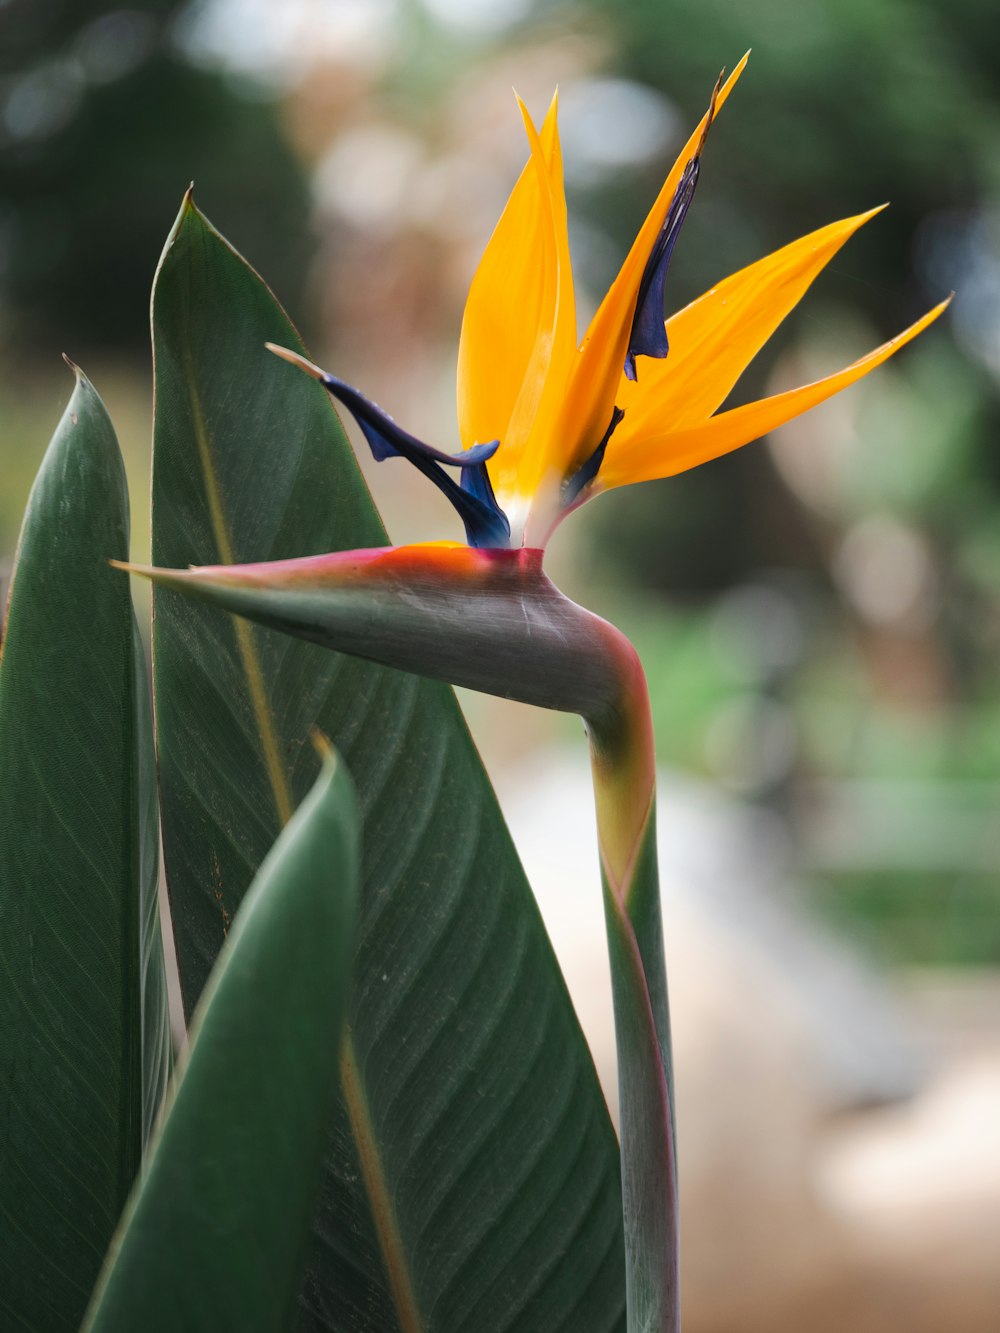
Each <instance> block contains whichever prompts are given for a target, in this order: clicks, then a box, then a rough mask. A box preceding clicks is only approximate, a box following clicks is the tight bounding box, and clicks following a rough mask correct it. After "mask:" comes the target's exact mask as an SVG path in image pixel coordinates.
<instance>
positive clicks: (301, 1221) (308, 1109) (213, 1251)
mask: <svg viewBox="0 0 1000 1333" xmlns="http://www.w3.org/2000/svg"><path fill="white" fill-rule="evenodd" d="M357 825H358V817H357V806H356V802H355V798H354V790H353V787H352V785H351V782H350V779H349V778H348V776H347V773H346V770H345V769H344V768H343V766H340V765H338V764H337V761H336V759H335V758H334V757H333V756H331V757H330V759H328V761H327V763H326V765H325V767H324V770H323V772H322V773H321V775H320V777H319V779H318V781H317V783H316V786H315V787H314V788H313V790H312V792H310V794H309V795H308V796H307V797H306V799H305V801H304V802H303V803H302V805H301V806H300V807H299V810H298V811H297V813H296V815H295V817H294V818H293V819H292V821H291V823H290V824H288V826H287V827H286V828H285V830H284V832H283V833H282V834H281V836H280V837H279V839H278V841H277V843H276V844H275V846H274V849H273V850H272V852H271V854H270V855H269V856H268V857H267V859H266V860H265V862H264V864H263V865H262V866H261V869H260V871H259V873H258V875H257V878H256V879H255V881H254V883H253V885H252V886H251V888H250V890H249V891H248V893H247V895H246V898H245V900H244V902H243V905H242V907H241V908H240V911H239V913H238V915H237V917H236V920H235V922H234V924H233V929H232V930H231V931H230V933H229V936H228V938H227V940H226V943H225V946H224V947H223V950H222V952H221V953H220V955H219V959H218V962H217V963H216V966H215V970H214V971H213V973H212V976H211V979H210V981H209V984H208V986H207V987H206V989H205V992H204V994H203V995H202V999H201V1002H200V1004H199V1007H198V1010H197V1012H196V1014H195V1019H194V1023H193V1025H192V1031H191V1044H190V1047H189V1048H188V1055H187V1059H186V1061H185V1063H184V1065H183V1067H182V1069H181V1070H179V1071H178V1072H179V1082H178V1086H177V1089H176V1093H175V1096H174V1099H173V1102H172V1104H171V1106H170V1111H169V1114H168V1116H167V1117H166V1120H165V1121H164V1123H163V1127H162V1131H161V1133H160V1135H159V1137H158V1139H157V1140H156V1142H155V1143H154V1145H153V1148H152V1150H151V1153H150V1156H149V1159H148V1164H147V1165H146V1167H145V1168H144V1171H143V1176H142V1183H141V1185H140V1187H139V1188H138V1189H137V1191H136V1194H135V1196H134V1198H133V1200H132V1202H131V1204H130V1207H129V1209H128V1212H127V1214H126V1217H125V1218H124V1219H123V1225H122V1228H121V1231H120V1233H119V1236H118V1238H117V1245H116V1247H115V1253H114V1254H113V1255H112V1259H111V1262H110V1265H109V1268H108V1270H107V1271H106V1272H105V1274H104V1277H103V1280H102V1283H101V1285H100V1288H99V1291H98V1294H97V1297H96V1300H95V1308H94V1310H93V1311H92V1313H91V1316H90V1318H89V1320H88V1321H87V1323H86V1325H85V1327H86V1328H87V1329H88V1330H91V1331H92V1333H134V1331H135V1330H136V1329H142V1330H144V1333H176V1330H178V1329H184V1330H185V1333H199V1331H200V1330H204V1331H205V1333H219V1331H220V1330H225V1329H233V1330H236V1329H238V1330H239V1331H240V1333H274V1330H276V1329H283V1328H287V1327H288V1326H289V1322H290V1320H291V1319H292V1317H293V1315H294V1310H295V1304H296V1300H297V1298H298V1293H299V1287H300V1285H301V1281H302V1269H303V1267H304V1264H305V1260H306V1253H307V1247H308V1244H309V1237H310V1230H311V1224H312V1218H313V1212H314V1210H315V1205H316V1196H317V1190H318V1186H319V1181H320V1171H321V1168H322V1164H323V1156H324V1151H325V1147H326V1131H327V1128H328V1125H329V1120H330V1115H331V1113H332V1108H333V1103H334V1100H335V1097H336V1094H337V1082H338V1080H337V1065H336V1061H335V1060H332V1059H331V1058H330V1053H331V1049H335V1048H336V1044H337V1041H338V1039H339V1036H340V1034H341V1032H342V1030H343V1019H344V1012H345V1009H346V1003H347V995H348V972H349V968H350V960H351V953H352V947H351V946H352V944H353V936H354V923H355V914H356V913H355V909H356V902H357V877H358V846H357V842H358V837H357V835H358V829H357Z"/></svg>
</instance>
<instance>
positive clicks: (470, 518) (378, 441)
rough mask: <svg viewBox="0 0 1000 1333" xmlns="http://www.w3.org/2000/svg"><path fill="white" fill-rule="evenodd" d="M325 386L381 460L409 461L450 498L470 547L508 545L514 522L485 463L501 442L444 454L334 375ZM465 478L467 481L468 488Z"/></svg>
mask: <svg viewBox="0 0 1000 1333" xmlns="http://www.w3.org/2000/svg"><path fill="white" fill-rule="evenodd" d="M322 383H323V385H324V386H325V387H326V388H327V389H328V390H329V392H330V393H331V394H332V395H333V397H334V398H336V399H337V400H338V402H341V403H343V405H344V406H345V407H346V408H347V409H348V411H349V412H350V413H351V415H352V416H353V417H354V419H355V421H357V423H358V425H359V426H360V427H361V431H362V434H363V435H364V437H365V439H366V440H367V441H368V447H369V448H370V449H371V451H372V457H373V458H375V459H376V461H377V462H380V463H381V462H383V461H384V460H385V459H386V458H405V459H406V460H407V462H409V463H412V464H413V466H414V467H415V468H416V469H417V471H418V472H422V473H423V475H424V476H425V477H426V478H427V479H428V481H431V482H433V484H434V485H435V486H436V487H437V488H438V490H439V491H441V492H442V493H443V494H444V495H445V496H447V498H448V499H449V500H450V501H451V504H452V505H453V507H454V508H455V510H456V511H457V513H458V515H459V517H460V518H461V520H462V522H463V524H464V525H465V537H466V541H467V542H468V543H469V545H470V546H477V547H497V546H500V547H506V546H509V545H510V524H509V523H508V521H507V516H506V515H505V514H504V512H503V510H502V509H501V508H500V506H499V505H498V504H497V502H496V499H495V498H494V495H493V488H492V486H491V485H490V480H489V476H488V474H487V472H486V466H485V465H486V460H487V459H488V458H492V457H493V455H494V454H495V453H496V451H497V449H498V448H499V447H500V441H499V440H491V441H490V442H489V443H488V444H477V445H474V446H473V447H472V448H471V449H466V450H464V451H463V452H462V453H459V454H446V453H443V452H442V451H441V450H440V449H435V448H434V447H433V446H432V445H429V444H425V443H424V442H423V440H418V439H417V437H416V436H415V435H411V434H410V433H409V431H405V430H403V428H402V427H401V426H398V425H397V424H396V422H395V421H393V419H392V417H390V416H389V415H388V414H387V413H385V412H383V411H382V409H381V408H379V407H376V406H375V404H374V403H373V402H371V401H370V400H369V399H367V398H366V397H365V396H364V394H361V393H359V392H358V391H357V389H355V388H352V386H351V385H350V384H345V383H344V381H343V380H338V379H337V378H336V376H334V375H324V376H323V379H322ZM446 467H457V468H460V469H461V472H462V484H461V485H459V483H458V482H456V481H455V480H454V478H452V477H450V476H449V475H448V473H447V472H446V471H445V468H446ZM466 478H469V482H468V484H466Z"/></svg>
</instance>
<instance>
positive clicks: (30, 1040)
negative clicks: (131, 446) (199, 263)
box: [0, 373, 169, 1333]
mask: <svg viewBox="0 0 1000 1333" xmlns="http://www.w3.org/2000/svg"><path fill="white" fill-rule="evenodd" d="M127 551H128V496H127V492H126V487H125V475H124V472H123V469H122V462H121V457H120V454H119V452H118V445H117V442H116V440H115V436H114V431H113V429H112V427H111V423H110V421H109V420H108V417H107V413H106V412H105V410H104V407H103V404H102V403H101V401H100V399H99V398H98V396H97V394H96V393H95V392H94V390H93V388H92V387H91V385H90V384H89V383H88V381H87V380H86V379H85V378H84V377H83V376H82V375H80V374H79V373H78V375H77V384H76V388H75V390H74V392H73V396H72V398H71V399H70V402H69V405H68V407H67V409H66V412H65V414H64V415H63V418H62V420H61V422H60V423H59V426H58V428H57V430H56V433H55V435H54V437H53V440H52V443H51V445H50V446H49V450H48V453H47V454H46V456H45V459H44V461H43V463H42V467H41V470H40V472H39V474H38V478H37V480H36V482H35V485H34V489H33V490H32V493H31V499H30V501H29V503H28V511H27V514H26V517H25V522H24V528H23V531H22V534H21V540H20V545H19V548H18V555H17V561H16V565H15V575H14V581H13V586H12V589H11V601H10V614H9V619H8V623H7V630H6V637H5V639H4V645H3V658H2V661H0V1235H2V1237H3V1240H2V1243H0V1315H2V1318H0V1323H2V1324H3V1326H4V1327H5V1328H7V1327H12V1328H26V1329H38V1330H44V1333H57V1331H58V1330H61V1329H67V1330H75V1329H76V1328H78V1327H79V1323H80V1318H81V1316H82V1314H83V1312H84V1309H85V1308H86V1304H87V1300H88V1297H89V1295H90V1290H91V1288H92V1286H93V1283H94V1279H95V1278H96V1276H97V1273H98V1271H99V1269H100V1266H101V1262H102V1260H103V1257H104V1251H105V1249H106V1248H107V1245H108V1242H109V1240H110V1238H111V1235H112V1233H113V1231H114V1227H115V1224H116V1223H117V1221H118V1216H119V1213H120V1212H121V1209H122V1207H123V1205H124V1203H125V1200H126V1198H127V1195H128V1191H129V1189H130V1188H131V1185H132V1180H133V1178H134V1176H135V1173H136V1170H137V1168H138V1165H139V1157H140V1153H141V1150H142V1145H143V1132H144V1125H148V1124H149V1123H150V1122H151V1120H152V1117H153V1115H154V1113H155V1110H156V1108H157V1107H158V1105H159V1102H160V1099H161V1095H162V1089H163V1084H164V1079H165V1075H166V1069H167V1059H168V1052H169V1045H168V1029H167V1018H166V1005H165V990H164V982H163V958H162V950H161V947H160V936H159V922H158V917H157V913H156V863H157V828H156V807H155V778H154V775H153V769H152V764H153V748H152V733H151V727H150V719H149V699H148V691H149V687H148V683H147V680H146V670H145V663H144V661H143V657H142V650H141V648H140V646H139V642H138V638H137V635H136V629H135V619H134V616H133V614H132V604H131V601H130V598H129V590H128V587H127V586H126V583H125V580H124V579H123V578H122V576H121V575H120V574H118V573H117V572H116V571H114V570H112V569H110V568H109V567H108V563H107V561H108V557H109V556H113V557H116V558H118V559H121V558H122V557H123V556H124V555H126V553H127Z"/></svg>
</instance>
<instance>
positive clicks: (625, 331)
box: [559, 52, 750, 474]
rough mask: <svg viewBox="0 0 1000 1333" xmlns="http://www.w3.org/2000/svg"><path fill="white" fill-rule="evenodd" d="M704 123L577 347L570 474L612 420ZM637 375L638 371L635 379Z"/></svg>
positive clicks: (570, 406) (722, 95)
mask: <svg viewBox="0 0 1000 1333" xmlns="http://www.w3.org/2000/svg"><path fill="white" fill-rule="evenodd" d="M749 55H750V53H749V52H747V54H746V55H745V56H744V57H743V59H742V60H741V61H740V63H739V64H738V65H737V66H736V68H735V69H734V70H733V72H732V74H730V76H729V78H728V79H727V80H726V82H725V83H724V84H723V86H722V87H721V88H720V89H719V94H718V98H717V100H716V104H715V110H716V113H717V112H718V111H719V109H720V108H721V107H722V106H723V104H724V103H725V101H726V98H727V97H728V96H729V94H730V92H732V90H733V88H734V87H735V85H736V81H737V79H739V77H740V75H741V74H742V73H743V69H744V67H745V65H746V63H747V60H748V59H749ZM707 121H708V113H706V114H705V115H704V116H703V117H702V118H701V120H700V121H699V123H698V125H697V127H696V128H695V130H694V132H693V133H692V135H691V137H690V138H689V139H688V141H687V143H686V144H685V145H684V147H683V148H682V149H681V151H680V154H679V155H678V157H677V161H676V162H675V163H674V165H673V167H672V168H671V169H670V174H669V175H668V176H667V179H666V180H665V181H664V183H663V188H662V189H661V190H660V193H659V195H658V196H657V198H656V202H655V203H654V204H653V206H652V208H651V209H650V210H649V214H648V215H647V217H646V221H645V222H644V223H643V224H642V227H641V228H640V229H639V234H638V235H637V236H636V238H635V241H634V242H633V244H632V248H631V250H630V251H629V252H628V255H627V257H626V259H625V262H624V263H623V264H622V266H621V269H620V270H619V273H618V276H617V277H616V278H615V280H614V282H613V283H612V284H611V287H610V288H609V290H608V294H607V296H605V298H604V300H603V301H602V302H601V304H600V306H599V307H598V310H597V313H596V314H595V315H594V318H593V319H592V320H591V322H590V328H589V329H588V330H587V334H586V337H585V338H584V340H583V343H582V345H581V347H580V355H579V357H578V358H577V364H576V366H575V368H574V374H573V382H572V387H571V389H570V392H569V394H568V395H567V410H566V415H565V416H564V418H563V420H562V422H561V423H560V432H559V433H560V436H561V437H562V439H563V440H564V441H565V443H566V448H567V451H572V452H571V453H570V455H569V457H567V459H566V467H565V473H566V474H569V473H570V472H572V471H573V470H574V468H575V467H577V466H579V464H580V463H582V462H583V461H584V460H585V459H586V458H587V457H588V456H589V454H590V453H591V452H592V451H593V449H594V448H595V447H596V445H597V444H598V442H599V441H600V439H601V436H602V435H603V434H604V432H605V430H606V429H607V426H608V422H609V420H610V419H611V410H612V408H613V407H614V403H615V394H616V392H617V389H618V382H619V380H620V379H621V375H622V367H623V365H624V363H625V352H626V350H627V348H628V340H629V334H630V332H631V329H632V316H633V314H634V312H635V302H636V297H637V295H638V291H639V283H640V282H641V281H642V274H643V270H644V269H645V267H646V260H647V259H648V258H649V255H650V251H651V250H652V248H653V244H654V242H655V240H656V237H657V235H658V233H659V230H660V227H661V226H662V225H663V219H664V216H665V214H666V211H667V209H668V208H669V206H670V201H671V200H672V199H673V197H674V194H675V192H676V190H677V186H678V184H679V182H680V178H681V176H682V175H683V173H684V168H685V167H686V166H687V164H688V162H689V161H690V160H691V158H692V157H693V156H694V154H695V153H696V151H697V149H698V145H699V143H700V141H701V138H702V135H703V134H704V132H705V127H706V124H707ZM643 369H645V367H643ZM642 373H643V372H642V370H640V378H641V377H642Z"/></svg>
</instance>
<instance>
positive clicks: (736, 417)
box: [597, 297, 951, 490]
mask: <svg viewBox="0 0 1000 1333" xmlns="http://www.w3.org/2000/svg"><path fill="white" fill-rule="evenodd" d="M950 301H951V298H950V297H949V298H948V300H947V301H942V302H941V304H940V305H937V306H935V307H934V309H933V310H930V311H928V313H927V314H926V315H924V317H923V318H922V319H918V320H917V322H916V323H915V324H911V325H910V327H909V328H908V329H906V330H904V331H903V332H902V333H900V334H898V335H897V336H896V337H895V338H891V339H890V340H889V341H888V342H887V343H883V344H882V346H881V347H877V348H876V349H875V350H874V351H873V352H869V353H868V355H867V356H863V357H862V358H861V360H860V361H855V362H854V363H853V364H852V365H850V366H847V367H846V368H845V369H844V370H841V371H838V372H837V373H836V374H834V375H828V376H826V378H825V379H821V380H817V381H816V382H815V383H813V384H806V385H804V386H803V387H802V388H801V389H791V390H789V391H788V392H787V393H779V394H776V395H775V396H774V397H772V398H763V399H761V400H760V401H759V402H756V403H748V404H746V406H744V407H735V408H733V409H732V410H731V411H729V412H723V413H721V414H720V415H719V416H716V417H712V418H710V419H709V420H708V421H706V422H704V423H703V424H702V425H700V426H694V427H691V428H690V429H688V430H681V431H670V430H665V431H663V430H650V431H647V432H645V433H643V434H632V433H631V432H627V431H626V430H625V427H626V425H627V424H628V414H627V413H626V416H625V420H624V421H623V422H622V424H621V426H619V428H618V431H617V432H616V433H615V434H614V435H613V436H612V438H611V444H610V445H609V447H608V452H607V457H606V458H605V460H604V465H603V467H602V468H601V471H600V473H599V475H598V483H597V484H598V487H599V488H600V489H603V490H610V489H612V487H615V486H627V485H629V484H630V483H631V482H635V481H654V480H655V479H656V478H658V477H672V476H674V475H675V474H676V473H678V472H686V471H688V469H689V468H693V467H697V466H698V465H699V464H700V463H707V462H708V461H709V460H710V459H712V458H718V457H720V455H722V454H727V453H730V452H731V451H732V450H733V449H739V448H740V446H741V445H744V444H749V443H750V441H751V440H757V439H759V438H760V437H761V436H762V435H766V434H767V432H768V431H771V430H774V429H775V427H777V426H780V425H783V423H784V422H786V421H791V419H792V418H793V417H797V416H801V414H802V413H803V412H807V411H808V410H809V408H810V407H815V406H816V405H817V403H822V402H823V401H824V400H825V399H827V398H830V397H832V396H833V395H834V394H835V393H839V391H840V390H841V389H846V388H847V386H848V385H849V384H853V383H854V382H855V380H859V379H861V378H862V376H864V375H867V374H868V372H869V371H870V370H874V369H875V367H876V366H880V365H881V364H882V362H883V361H886V360H888V358H889V357H890V356H892V355H893V353H894V352H898V351H899V349H900V348H901V347H903V346H905V344H906V343H908V342H909V341H910V339H911V338H915V337H916V336H917V334H918V333H921V332H922V331H923V330H924V329H925V328H927V326H928V324H931V323H933V321H934V320H935V319H937V317H938V316H939V315H940V314H941V313H942V311H944V310H945V309H946V308H947V306H948V305H949V303H950Z"/></svg>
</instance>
